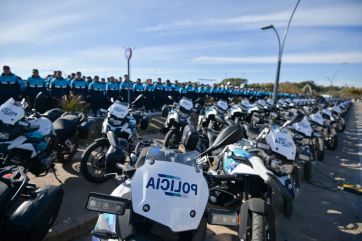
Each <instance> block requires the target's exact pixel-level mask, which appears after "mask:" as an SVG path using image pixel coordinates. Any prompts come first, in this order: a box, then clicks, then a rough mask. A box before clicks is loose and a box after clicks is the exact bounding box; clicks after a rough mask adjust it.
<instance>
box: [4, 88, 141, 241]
mask: <svg viewBox="0 0 362 241" xmlns="http://www.w3.org/2000/svg"><path fill="white" fill-rule="evenodd" d="M43 97H44V95H43V93H39V94H38V96H37V97H36V100H35V101H34V105H33V106H30V105H29V104H28V103H27V102H26V101H25V100H24V99H23V100H22V101H15V100H14V99H13V98H10V99H9V100H7V101H6V102H5V103H3V104H2V105H1V106H0V232H1V237H2V238H4V240H15V241H17V240H19V241H20V240H21V241H23V240H29V241H32V240H34V241H38V240H42V239H43V238H44V237H45V235H46V234H47V233H48V230H49V229H50V227H51V226H52V225H53V223H54V221H55V220H56V218H57V215H58V213H59V210H60V207H61V203H62V200H63V195H64V191H63V189H62V186H55V185H46V186H43V187H40V188H38V187H36V185H34V184H33V183H31V181H30V180H29V178H28V176H27V173H28V172H30V173H32V174H33V175H35V176H45V175H47V174H48V173H49V172H53V173H54V175H55V177H56V178H57V179H58V177H57V175H56V170H55V163H56V162H61V163H64V164H66V163H67V162H69V161H71V160H72V158H73V157H74V155H75V154H76V153H77V151H78V146H79V142H80V140H85V139H87V138H88V133H89V132H90V130H91V129H92V128H93V127H94V125H95V120H94V119H89V118H88V117H87V115H86V114H84V113H81V112H64V111H63V110H62V109H58V108H55V109H51V110H48V111H46V112H44V113H39V112H38V111H37V110H41V109H43V108H42V107H41V106H39V104H41V102H42V101H40V100H42V99H44V98H43ZM141 97H142V96H141ZM141 97H140V98H138V99H136V100H135V102H134V103H133V104H132V108H131V109H132V114H131V111H130V112H129V111H128V107H127V105H126V104H124V103H121V102H119V101H113V100H112V102H113V103H112V105H111V107H110V108H109V110H103V112H104V113H107V112H109V113H108V115H107V118H106V119H105V121H104V123H103V129H104V130H103V131H104V132H105V133H107V131H114V134H116V135H118V137H120V138H124V139H125V140H126V139H128V138H129V137H130V138H131V136H135V133H136V126H137V125H138V126H139V127H140V128H146V127H147V125H148V117H146V116H145V114H144V110H143V108H135V106H134V105H135V104H137V103H139V101H140V99H141ZM131 109H130V110H131ZM122 123H127V124H126V125H122ZM117 128H118V129H119V130H117ZM104 145H106V146H107V148H108V147H109V146H110V145H109V143H108V141H107V138H100V139H97V140H95V141H94V143H92V144H91V145H90V147H88V148H87V150H88V152H87V151H86V152H85V153H84V155H83V156H87V155H89V153H90V152H91V151H92V150H93V149H94V147H99V146H101V147H102V146H104ZM124 148H125V149H127V148H131V146H129V147H128V146H127V147H126V146H125V147H124ZM87 153H88V154H87ZM115 154H116V153H115ZM100 156H101V154H99V155H98V157H100ZM117 158H118V157H117ZM83 159H84V157H83ZM98 162H99V163H102V164H104V159H102V158H99V159H98ZM81 169H82V173H83V175H84V176H85V177H86V178H88V179H90V180H96V181H98V180H97V179H96V178H94V179H92V176H91V175H88V176H87V174H88V172H87V171H85V170H86V163H84V162H82V165H81ZM97 177H101V178H104V177H103V174H101V175H99V174H98V176H97ZM104 180H105V179H104ZM58 181H59V182H61V181H60V180H59V179H58ZM2 238H1V240H2Z"/></svg>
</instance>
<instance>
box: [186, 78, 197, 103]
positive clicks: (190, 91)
mask: <svg viewBox="0 0 362 241" xmlns="http://www.w3.org/2000/svg"><path fill="white" fill-rule="evenodd" d="M186 90H187V93H186V96H187V98H189V99H191V100H193V99H194V95H195V88H194V86H192V83H191V81H189V82H188V84H187V85H186Z"/></svg>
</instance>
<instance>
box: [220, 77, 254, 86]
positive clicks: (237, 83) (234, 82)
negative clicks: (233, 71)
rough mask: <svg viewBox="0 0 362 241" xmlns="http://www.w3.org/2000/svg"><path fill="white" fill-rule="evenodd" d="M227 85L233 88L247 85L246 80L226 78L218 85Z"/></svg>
mask: <svg viewBox="0 0 362 241" xmlns="http://www.w3.org/2000/svg"><path fill="white" fill-rule="evenodd" d="M228 83H230V84H231V85H234V86H240V85H244V84H245V85H246V84H247V83H248V80H247V79H243V78H227V79H224V80H222V81H221V82H220V84H228Z"/></svg>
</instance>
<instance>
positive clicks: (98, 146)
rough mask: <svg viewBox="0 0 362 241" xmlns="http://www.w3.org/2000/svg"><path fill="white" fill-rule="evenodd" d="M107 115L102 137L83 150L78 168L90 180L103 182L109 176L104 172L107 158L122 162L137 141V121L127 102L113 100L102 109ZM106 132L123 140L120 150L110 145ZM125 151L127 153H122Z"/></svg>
mask: <svg viewBox="0 0 362 241" xmlns="http://www.w3.org/2000/svg"><path fill="white" fill-rule="evenodd" d="M104 112H106V113H107V117H106V118H105V119H104V121H103V124H102V134H103V135H104V137H102V138H98V139H96V140H94V141H93V142H92V143H91V144H90V145H89V146H88V147H87V148H86V149H85V150H84V152H83V155H82V160H81V166H80V170H81V172H82V174H83V176H84V177H85V178H86V179H87V180H89V181H91V182H96V183H100V182H104V181H106V180H108V179H109V178H110V177H107V176H105V174H106V163H107V159H112V160H113V159H114V160H113V161H118V162H120V163H124V162H126V161H128V162H130V161H129V158H131V154H132V153H131V152H132V151H133V150H134V148H135V145H136V143H137V141H138V133H137V122H136V120H135V118H134V116H133V114H132V112H131V111H130V109H129V108H128V104H127V103H123V102H119V101H114V103H113V104H112V105H111V106H110V107H109V108H108V110H106V111H104ZM108 132H112V133H113V134H114V135H115V138H120V139H122V140H123V143H124V145H123V147H122V150H118V149H117V150H116V149H114V148H113V147H112V146H111V143H110V139H109V138H108V136H107V133H108ZM114 152H116V153H118V154H119V155H118V158H116V159H115V158H114V157H113V156H114V154H113V153H114ZM124 153H127V154H124Z"/></svg>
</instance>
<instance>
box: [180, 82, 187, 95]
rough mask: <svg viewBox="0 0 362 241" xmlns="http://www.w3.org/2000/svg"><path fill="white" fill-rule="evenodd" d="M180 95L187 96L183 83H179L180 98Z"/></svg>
mask: <svg viewBox="0 0 362 241" xmlns="http://www.w3.org/2000/svg"><path fill="white" fill-rule="evenodd" d="M182 97H188V95H187V88H186V84H185V83H180V98H182Z"/></svg>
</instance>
